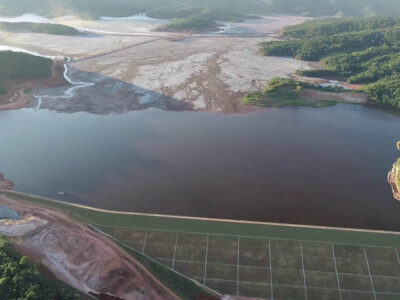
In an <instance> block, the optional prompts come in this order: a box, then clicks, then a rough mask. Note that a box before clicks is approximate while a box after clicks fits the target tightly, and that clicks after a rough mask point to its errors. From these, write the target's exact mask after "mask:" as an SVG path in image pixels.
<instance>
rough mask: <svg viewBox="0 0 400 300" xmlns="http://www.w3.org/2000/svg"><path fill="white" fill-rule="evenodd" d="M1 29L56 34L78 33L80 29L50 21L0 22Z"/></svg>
mask: <svg viewBox="0 0 400 300" xmlns="http://www.w3.org/2000/svg"><path fill="white" fill-rule="evenodd" d="M0 30H3V31H8V32H36V33H46V34H55V35H77V34H79V31H78V30H77V29H75V28H73V27H69V26H65V25H60V24H50V23H31V22H17V23H10V22H0Z"/></svg>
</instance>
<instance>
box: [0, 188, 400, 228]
mask: <svg viewBox="0 0 400 300" xmlns="http://www.w3.org/2000/svg"><path fill="white" fill-rule="evenodd" d="M0 194H5V195H7V194H8V195H15V196H18V195H19V196H26V197H32V198H36V199H39V200H42V201H44V202H48V203H53V204H60V205H65V206H69V207H75V208H80V209H86V210H90V211H94V212H99V213H107V214H112V215H121V216H137V217H151V218H165V219H171V220H173V219H175V220H186V221H191V220H192V221H206V222H217V223H221V224H224V223H233V224H238V225H240V224H243V225H246V224H247V225H264V226H280V227H287V228H301V229H318V230H339V231H347V232H360V233H375V234H395V235H400V232H398V231H390V230H375V229H362V228H350V227H335V226H332V227H330V226H318V225H303V224H289V223H276V222H261V221H248V220H233V219H222V218H206V217H191V216H179V215H168V214H155V213H153V214H152V213H140V212H126V211H116V210H108V209H102V208H96V207H92V206H87V205H82V204H77V203H70V202H65V201H62V200H57V199H52V198H49V197H42V196H38V195H33V194H28V193H24V192H19V191H14V190H2V189H1V188H0Z"/></svg>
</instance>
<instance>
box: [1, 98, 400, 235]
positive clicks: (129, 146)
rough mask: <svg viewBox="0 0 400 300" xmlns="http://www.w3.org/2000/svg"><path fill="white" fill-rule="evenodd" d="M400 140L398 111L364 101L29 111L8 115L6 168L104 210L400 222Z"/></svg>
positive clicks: (28, 183) (36, 190) (20, 179)
mask: <svg viewBox="0 0 400 300" xmlns="http://www.w3.org/2000/svg"><path fill="white" fill-rule="evenodd" d="M399 139H400V116H399V115H396V114H394V113H391V112H387V111H382V110H378V109H376V108H374V107H368V106H361V105H348V104H339V105H337V106H335V107H329V108H324V109H314V108H305V107H302V108H295V107H288V108H280V109H268V110H265V111H262V112H257V113H249V114H237V115H218V114H209V113H196V112H168V111H161V110H157V109H148V110H144V111H136V112H129V113H126V114H122V115H112V116H100V115H92V114H88V113H74V114H62V113H56V112H50V111H47V110H39V111H35V110H32V109H25V110H20V111H3V112H0V141H1V142H0V143H1V144H0V171H1V172H2V173H4V174H5V176H6V178H8V179H10V180H12V181H14V182H15V184H16V186H15V189H16V190H18V191H23V192H28V193H33V194H38V195H42V196H48V197H52V198H58V199H61V200H63V201H70V202H76V203H81V204H85V205H91V206H95V207H99V208H106V209H116V210H122V211H136V212H148V213H165V214H176V215H188V216H201V217H213V218H214V217H216V218H230V219H241V220H242V219H243V220H254V221H269V222H285V223H296V224H313V225H328V226H346V227H357V228H370V229H385V230H400V217H399V216H400V203H399V202H397V201H395V200H394V199H393V197H392V194H391V190H390V186H389V184H388V183H387V173H388V171H389V170H390V169H391V166H392V164H393V162H394V161H395V159H396V158H397V157H398V152H397V150H396V148H395V143H396V141H398V140H399ZM57 192H65V193H66V195H65V196H59V195H58V194H57Z"/></svg>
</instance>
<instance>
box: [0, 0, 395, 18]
mask: <svg viewBox="0 0 400 300" xmlns="http://www.w3.org/2000/svg"><path fill="white" fill-rule="evenodd" d="M204 9H209V10H211V11H213V12H219V13H220V12H224V13H225V14H230V13H235V14H238V13H239V14H257V15H261V14H271V13H280V14H304V15H309V16H333V15H336V14H340V15H345V16H346V15H347V16H370V15H374V14H375V15H392V16H400V5H399V1H398V0H350V1H349V0H335V1H333V0H279V1H271V0H212V1H210V0H0V14H2V15H4V14H8V15H20V14H23V13H36V14H39V15H43V16H63V15H67V14H80V15H81V16H87V17H98V16H114V17H122V16H130V15H134V14H136V13H143V12H144V13H147V14H148V15H149V16H152V17H154V18H167V19H170V18H188V17H193V16H196V15H198V14H199V12H200V11H201V10H204Z"/></svg>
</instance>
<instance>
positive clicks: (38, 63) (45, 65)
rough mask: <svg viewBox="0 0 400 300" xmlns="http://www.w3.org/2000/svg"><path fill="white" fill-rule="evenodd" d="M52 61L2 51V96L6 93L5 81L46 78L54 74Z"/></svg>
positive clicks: (0, 58) (0, 82) (0, 93)
mask: <svg viewBox="0 0 400 300" xmlns="http://www.w3.org/2000/svg"><path fill="white" fill-rule="evenodd" d="M52 64H53V62H52V60H51V59H48V58H44V57H40V56H34V55H30V54H27V53H22V52H13V51H0V95H3V94H5V93H6V89H5V87H4V83H3V81H4V80H5V79H32V78H46V77H49V76H51V74H52Z"/></svg>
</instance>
